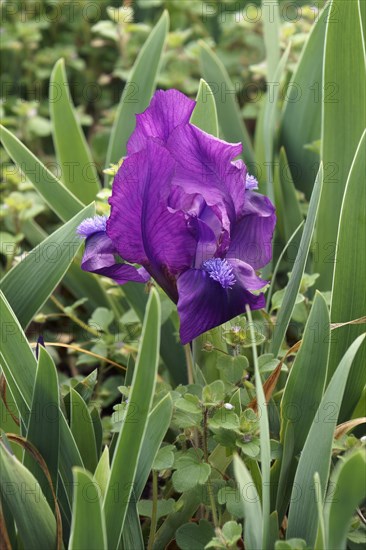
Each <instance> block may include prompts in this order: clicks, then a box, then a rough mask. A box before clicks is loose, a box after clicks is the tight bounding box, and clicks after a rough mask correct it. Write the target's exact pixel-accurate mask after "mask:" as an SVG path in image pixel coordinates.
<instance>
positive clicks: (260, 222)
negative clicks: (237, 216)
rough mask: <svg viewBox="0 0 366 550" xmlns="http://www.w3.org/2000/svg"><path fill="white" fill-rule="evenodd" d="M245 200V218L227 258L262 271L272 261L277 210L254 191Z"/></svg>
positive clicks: (236, 231)
mask: <svg viewBox="0 0 366 550" xmlns="http://www.w3.org/2000/svg"><path fill="white" fill-rule="evenodd" d="M245 198H246V202H245V207H244V209H245V214H244V216H243V218H242V219H241V220H240V221H238V222H237V223H236V224H235V226H234V229H233V231H232V233H231V243H230V247H229V249H228V252H227V258H228V259H229V258H230V259H231V258H236V259H240V260H242V261H244V262H246V263H248V264H250V265H251V266H253V267H254V269H259V268H261V267H263V266H265V265H266V264H268V262H269V261H270V259H271V257H272V237H273V231H274V227H275V224H276V215H275V209H274V206H273V205H272V203H271V201H270V200H269V199H268V198H267V197H264V196H263V195H259V194H258V193H255V192H253V191H247V192H246V195H245Z"/></svg>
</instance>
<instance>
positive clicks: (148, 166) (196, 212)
mask: <svg viewBox="0 0 366 550" xmlns="http://www.w3.org/2000/svg"><path fill="white" fill-rule="evenodd" d="M194 107H195V102H194V101H192V100H191V99H188V98H187V97H186V96H185V95H183V94H182V93H180V92H178V91H177V90H169V91H166V92H164V91H158V92H156V93H155V95H154V97H153V99H152V101H151V103H150V106H149V107H148V108H147V109H146V111H145V112H144V113H142V114H139V115H137V117H136V118H137V122H136V128H135V130H134V132H133V134H132V135H131V137H130V139H129V141H128V144H127V157H126V158H125V159H124V161H123V163H122V165H121V167H120V168H119V170H118V172H117V174H116V176H115V179H114V182H113V191H112V196H111V198H110V201H109V202H110V204H111V214H110V216H109V218H108V219H107V218H105V217H101V216H96V217H95V218H92V219H88V220H84V222H83V223H82V224H81V225H80V226H79V228H78V232H79V234H80V235H81V236H83V237H86V247H85V253H84V257H83V261H82V268H83V269H84V270H86V271H91V272H93V273H98V274H101V275H104V276H107V277H111V278H112V279H114V280H115V281H116V282H117V283H119V284H123V283H125V282H127V281H136V282H142V283H144V282H146V281H147V280H148V279H149V278H150V276H151V277H153V278H154V279H155V281H156V282H157V283H158V284H159V285H160V286H161V287H162V288H163V289H164V291H165V292H166V293H167V294H168V296H169V297H170V298H171V299H172V300H173V301H174V302H175V303H176V304H177V307H178V314H179V318H180V337H181V341H182V343H183V344H185V343H188V342H190V341H191V340H193V339H194V338H195V337H197V336H198V335H199V334H201V333H203V332H206V331H207V330H209V329H211V328H214V327H216V326H218V325H221V324H222V323H224V322H226V321H228V320H230V319H232V318H233V317H236V316H237V315H239V314H241V313H243V312H244V311H245V307H246V305H249V307H250V308H251V309H259V308H262V307H263V306H264V303H265V300H264V296H263V293H261V292H260V290H261V289H263V287H264V286H265V285H266V281H264V280H263V279H261V278H260V277H259V276H258V275H257V273H256V270H257V269H259V268H261V267H263V266H265V265H266V264H267V263H268V262H269V260H270V258H271V250H272V247H271V240H272V235H273V230H274V226H275V221H276V217H275V213H274V207H273V205H272V203H271V202H270V200H269V199H268V198H267V197H264V196H262V195H260V194H258V193H256V192H255V191H254V189H255V188H256V187H257V181H256V180H255V178H254V177H253V176H250V175H249V174H248V173H247V169H246V166H245V164H244V162H243V161H242V160H234V159H235V157H237V156H238V155H239V154H240V153H241V150H242V146H241V144H240V143H237V144H231V143H227V142H225V141H222V140H220V139H218V138H215V137H213V136H212V135H209V134H207V133H205V132H203V131H202V130H200V129H198V128H197V127H196V126H194V125H193V124H190V122H189V120H190V117H191V115H192V111H193V109H194ZM136 264H137V265H138V266H141V267H136Z"/></svg>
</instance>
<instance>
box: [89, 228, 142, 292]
mask: <svg viewBox="0 0 366 550" xmlns="http://www.w3.org/2000/svg"><path fill="white" fill-rule="evenodd" d="M115 253H116V249H115V247H114V245H113V243H112V241H111V240H110V238H109V237H108V236H107V234H106V233H104V232H98V233H94V234H93V235H92V236H91V237H88V238H87V239H86V242H85V251H84V255H83V259H82V262H81V268H82V269H83V270H84V271H89V272H91V273H96V274H98V275H103V276H104V277H110V278H111V279H113V280H114V281H115V282H116V283H118V284H120V285H122V284H124V283H127V282H129V281H135V282H137V283H146V282H147V281H148V280H149V278H150V275H149V274H148V273H147V271H146V270H145V269H143V268H139V269H136V268H135V267H134V266H132V265H128V264H119V263H117V262H116V260H115V257H114V254H115Z"/></svg>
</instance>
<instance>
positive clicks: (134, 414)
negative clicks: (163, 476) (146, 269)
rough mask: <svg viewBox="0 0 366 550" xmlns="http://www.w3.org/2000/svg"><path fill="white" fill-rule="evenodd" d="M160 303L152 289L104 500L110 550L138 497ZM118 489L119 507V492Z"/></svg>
mask: <svg viewBox="0 0 366 550" xmlns="http://www.w3.org/2000/svg"><path fill="white" fill-rule="evenodd" d="M160 317H161V312H160V302H159V296H158V294H157V292H156V291H155V290H154V289H152V291H151V294H150V298H149V301H148V305H147V310H146V316H145V320H144V325H143V329H142V335H141V343H140V347H139V354H138V358H137V362H136V366H135V370H134V376H133V381H132V389H131V393H130V397H129V402H128V406H127V409H126V413H125V416H124V419H123V423H122V427H121V431H120V434H119V437H118V441H117V444H116V449H115V452H114V456H113V462H112V466H111V474H110V478H109V482H108V486H107V489H106V496H105V499H104V513H105V518H106V528H107V534H108V547H109V548H117V547H118V544H119V541H120V538H121V534H122V530H123V525H124V521H125V518H126V513H127V509H128V504H129V501H130V499H131V496H133V494H134V483H135V479H136V471H137V464H138V460H139V456H140V454H141V448H142V444H143V439H144V435H145V433H146V427H147V423H148V415H149V412H150V407H151V403H152V398H153V394H154V388H155V381H156V373H157V368H158V362H159V346H160ZM116 488H118V506H116V502H115V499H116V494H115V490H116Z"/></svg>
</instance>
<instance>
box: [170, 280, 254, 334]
mask: <svg viewBox="0 0 366 550" xmlns="http://www.w3.org/2000/svg"><path fill="white" fill-rule="evenodd" d="M177 284H178V295H179V299H178V313H179V318H180V338H181V341H182V344H187V343H188V342H191V341H192V340H193V339H194V338H196V337H197V336H199V335H200V334H202V333H203V332H206V331H207V330H210V329H212V328H214V327H217V326H219V325H221V324H223V323H226V321H229V320H230V319H232V318H233V317H236V316H237V315H240V314H241V313H244V312H245V307H246V305H247V304H248V305H249V307H250V308H251V309H260V308H262V307H263V306H264V304H265V300H264V296H263V294H261V295H259V296H255V295H253V294H251V293H250V292H249V291H247V290H246V289H245V288H243V287H242V286H241V284H240V283H239V282H237V283H236V284H234V285H233V286H232V287H230V288H226V289H225V288H223V287H222V286H221V284H220V283H219V282H217V281H215V280H213V279H212V278H211V277H210V275H209V273H208V272H206V271H204V270H202V269H189V270H187V271H185V272H184V273H183V274H182V275H180V277H179V278H178V282H177Z"/></svg>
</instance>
